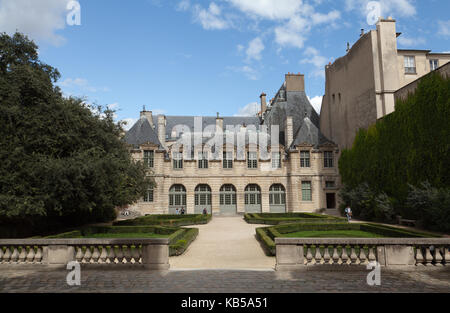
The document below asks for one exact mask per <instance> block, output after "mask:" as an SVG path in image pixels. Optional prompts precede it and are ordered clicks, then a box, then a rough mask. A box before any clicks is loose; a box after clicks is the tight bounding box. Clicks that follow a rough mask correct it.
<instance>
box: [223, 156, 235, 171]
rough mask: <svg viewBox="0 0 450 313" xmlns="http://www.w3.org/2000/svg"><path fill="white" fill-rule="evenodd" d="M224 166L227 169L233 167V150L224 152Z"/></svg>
mask: <svg viewBox="0 0 450 313" xmlns="http://www.w3.org/2000/svg"><path fill="white" fill-rule="evenodd" d="M223 168H226V169H231V168H233V152H224V153H223Z"/></svg>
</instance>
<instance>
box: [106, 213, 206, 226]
mask: <svg viewBox="0 0 450 313" xmlns="http://www.w3.org/2000/svg"><path fill="white" fill-rule="evenodd" d="M211 218H212V215H209V214H208V215H203V214H191V215H147V216H143V217H138V218H136V219H133V220H125V221H116V222H114V224H113V225H114V226H139V225H160V226H176V227H180V226H190V225H201V224H208V223H209V222H210V221H211Z"/></svg>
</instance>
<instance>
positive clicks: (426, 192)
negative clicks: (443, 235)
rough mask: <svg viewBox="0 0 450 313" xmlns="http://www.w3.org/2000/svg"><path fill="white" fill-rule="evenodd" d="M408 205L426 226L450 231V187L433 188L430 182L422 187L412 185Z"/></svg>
mask: <svg viewBox="0 0 450 313" xmlns="http://www.w3.org/2000/svg"><path fill="white" fill-rule="evenodd" d="M407 206H408V207H409V208H411V210H412V213H413V214H414V216H415V218H417V219H419V220H421V221H422V223H423V225H424V226H425V227H427V228H430V229H436V230H438V231H442V232H450V188H433V187H432V186H431V184H430V183H429V182H425V183H423V184H422V185H421V187H420V188H418V187H414V186H412V185H410V192H409V195H408V199H407Z"/></svg>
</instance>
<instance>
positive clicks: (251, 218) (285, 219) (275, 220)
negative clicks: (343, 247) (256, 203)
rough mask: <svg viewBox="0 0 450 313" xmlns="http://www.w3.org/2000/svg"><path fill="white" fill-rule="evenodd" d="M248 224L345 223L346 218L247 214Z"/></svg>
mask: <svg viewBox="0 0 450 313" xmlns="http://www.w3.org/2000/svg"><path fill="white" fill-rule="evenodd" d="M244 220H245V221H246V222H247V223H249V224H266V225H279V224H288V223H322V224H324V223H347V219H346V218H342V217H335V216H330V215H322V214H315V213H247V214H245V215H244Z"/></svg>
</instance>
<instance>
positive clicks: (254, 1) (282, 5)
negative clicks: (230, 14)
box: [227, 0, 304, 20]
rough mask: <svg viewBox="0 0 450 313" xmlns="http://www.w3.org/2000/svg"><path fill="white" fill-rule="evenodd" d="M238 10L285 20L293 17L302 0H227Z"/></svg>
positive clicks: (251, 14)
mask: <svg viewBox="0 0 450 313" xmlns="http://www.w3.org/2000/svg"><path fill="white" fill-rule="evenodd" d="M227 1H228V2H230V3H231V4H232V5H233V6H235V7H236V8H238V9H239V10H240V11H242V12H244V13H246V14H248V15H250V16H252V17H259V18H264V19H269V20H285V19H290V18H292V17H294V16H295V15H296V14H297V13H298V12H299V11H301V9H302V8H304V5H303V1H302V0H283V1H280V0H227Z"/></svg>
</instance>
